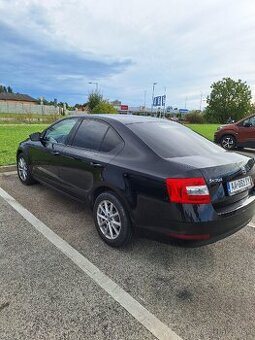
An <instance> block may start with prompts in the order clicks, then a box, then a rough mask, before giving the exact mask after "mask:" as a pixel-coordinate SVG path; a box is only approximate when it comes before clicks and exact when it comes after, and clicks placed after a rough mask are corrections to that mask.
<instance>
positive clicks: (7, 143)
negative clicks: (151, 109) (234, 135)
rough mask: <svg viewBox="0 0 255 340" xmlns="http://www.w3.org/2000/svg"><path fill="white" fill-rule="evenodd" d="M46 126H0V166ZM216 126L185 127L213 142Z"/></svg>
mask: <svg viewBox="0 0 255 340" xmlns="http://www.w3.org/2000/svg"><path fill="white" fill-rule="evenodd" d="M47 126H48V124H0V165H8V164H15V163H16V150H17V147H18V144H19V142H21V141H22V140H24V139H26V138H27V137H28V136H29V135H30V134H31V133H33V132H37V131H42V130H43V129H45V128H46V127H47ZM218 126H219V125H218V124H187V127H189V128H191V129H192V130H194V131H196V132H198V133H200V134H201V135H203V136H205V137H206V138H208V139H210V140H213V135H214V132H215V131H216V129H217V127H218Z"/></svg>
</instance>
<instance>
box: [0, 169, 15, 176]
mask: <svg viewBox="0 0 255 340" xmlns="http://www.w3.org/2000/svg"><path fill="white" fill-rule="evenodd" d="M11 175H17V170H15V171H6V172H0V176H11Z"/></svg>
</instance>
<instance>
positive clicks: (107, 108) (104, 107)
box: [91, 100, 117, 113]
mask: <svg viewBox="0 0 255 340" xmlns="http://www.w3.org/2000/svg"><path fill="white" fill-rule="evenodd" d="M91 113H117V110H116V109H115V108H114V107H113V106H112V104H110V103H109V102H107V101H106V100H101V102H100V103H98V104H97V105H96V106H95V107H94V108H93V110H92V111H91Z"/></svg>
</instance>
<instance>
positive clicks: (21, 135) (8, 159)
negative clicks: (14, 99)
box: [0, 124, 48, 165]
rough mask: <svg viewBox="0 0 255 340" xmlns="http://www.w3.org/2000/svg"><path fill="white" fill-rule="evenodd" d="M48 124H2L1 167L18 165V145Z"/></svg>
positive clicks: (0, 143) (0, 138)
mask: <svg viewBox="0 0 255 340" xmlns="http://www.w3.org/2000/svg"><path fill="white" fill-rule="evenodd" d="M47 126H48V124H0V165H9V164H15V163H16V151H17V147H18V144H19V143H20V142H21V141H22V140H24V139H26V138H27V137H28V136H29V135H30V134H31V133H33V132H37V131H42V130H43V129H45V128H46V127H47Z"/></svg>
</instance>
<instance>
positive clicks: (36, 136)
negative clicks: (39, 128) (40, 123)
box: [29, 132, 41, 142]
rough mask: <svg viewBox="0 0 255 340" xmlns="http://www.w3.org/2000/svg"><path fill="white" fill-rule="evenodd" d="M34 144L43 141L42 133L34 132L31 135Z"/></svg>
mask: <svg viewBox="0 0 255 340" xmlns="http://www.w3.org/2000/svg"><path fill="white" fill-rule="evenodd" d="M29 138H30V139H31V141H32V142H39V141H40V140H41V132H34V133H32V134H31V135H29Z"/></svg>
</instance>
